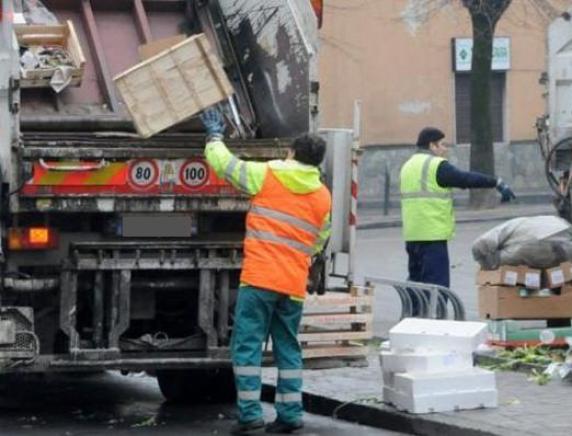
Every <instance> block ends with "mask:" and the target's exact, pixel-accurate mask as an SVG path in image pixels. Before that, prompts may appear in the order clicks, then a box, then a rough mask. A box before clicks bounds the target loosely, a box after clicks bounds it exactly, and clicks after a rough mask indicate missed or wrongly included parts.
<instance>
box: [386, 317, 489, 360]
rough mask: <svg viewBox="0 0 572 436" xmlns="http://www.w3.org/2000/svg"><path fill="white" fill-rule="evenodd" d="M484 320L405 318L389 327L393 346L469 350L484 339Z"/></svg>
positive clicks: (455, 350) (398, 348)
mask: <svg viewBox="0 0 572 436" xmlns="http://www.w3.org/2000/svg"><path fill="white" fill-rule="evenodd" d="M486 335H487V325H486V323H483V322H467V321H447V320H437V319H420V318H405V319H404V320H402V321H401V322H400V323H399V324H397V325H396V326H394V327H393V328H392V329H391V330H390V331H389V340H390V342H391V347H392V349H396V350H400V349H412V348H413V349H419V348H425V349H431V350H439V351H448V352H457V353H472V352H473V351H474V350H476V349H477V347H478V346H479V345H480V344H481V343H483V342H485V340H486Z"/></svg>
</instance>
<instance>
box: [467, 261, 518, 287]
mask: <svg viewBox="0 0 572 436" xmlns="http://www.w3.org/2000/svg"><path fill="white" fill-rule="evenodd" d="M519 274H520V267H518V266H509V265H503V266H501V267H500V268H498V269H495V270H484V269H481V270H479V271H478V272H477V285H499V286H516V284H517V283H518V276H519Z"/></svg>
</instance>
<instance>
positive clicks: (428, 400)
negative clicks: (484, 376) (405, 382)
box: [383, 386, 498, 414]
mask: <svg viewBox="0 0 572 436" xmlns="http://www.w3.org/2000/svg"><path fill="white" fill-rule="evenodd" d="M383 401H385V402H386V403H389V404H393V405H394V406H395V407H396V408H397V409H399V410H404V411H406V412H409V413H416V414H421V413H437V412H450V411H453V410H469V409H480V408H484V407H490V408H492V407H497V406H498V391H497V390H496V389H490V390H483V391H465V392H446V393H437V394H434V393H432V394H429V395H423V396H421V395H420V396H417V397H413V396H411V395H408V394H406V393H403V392H399V391H398V390H395V389H393V388H391V387H389V386H384V387H383Z"/></svg>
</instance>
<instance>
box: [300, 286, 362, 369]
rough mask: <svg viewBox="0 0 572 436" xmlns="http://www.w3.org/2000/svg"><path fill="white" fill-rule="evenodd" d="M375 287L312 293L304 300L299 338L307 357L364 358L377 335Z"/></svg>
mask: <svg viewBox="0 0 572 436" xmlns="http://www.w3.org/2000/svg"><path fill="white" fill-rule="evenodd" d="M372 306H373V288H370V287H361V286H353V287H352V288H351V289H350V292H349V293H340V292H330V293H327V294H325V295H311V296H309V297H308V298H307V299H306V302H305V303H304V315H303V317H302V322H301V325H300V333H299V335H298V339H299V340H300V342H301V344H302V353H303V354H302V355H303V357H304V359H305V360H308V359H323V358H334V357H335V358H346V357H348V358H355V357H364V356H365V355H367V353H368V347H367V345H366V344H365V343H366V342H367V341H369V340H370V339H372V337H373V311H372Z"/></svg>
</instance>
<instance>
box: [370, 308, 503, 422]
mask: <svg viewBox="0 0 572 436" xmlns="http://www.w3.org/2000/svg"><path fill="white" fill-rule="evenodd" d="M486 330H487V325H486V324H485V323H480V322H460V321H444V320H429V319H417V318H407V319H404V320H403V321H401V322H400V323H399V324H397V325H396V326H395V327H393V328H392V329H391V330H390V332H389V344H387V343H385V344H384V346H382V350H381V353H380V363H381V369H382V372H383V398H384V401H385V402H386V403H390V404H393V405H394V406H395V407H396V408H398V409H400V410H405V411H407V412H410V413H431V412H446V411H452V410H461V409H476V408H482V407H496V406H497V397H498V393H497V389H496V380H495V374H494V372H492V371H487V370H484V369H480V368H475V367H474V366H473V352H474V351H475V350H476V349H477V347H478V346H479V345H480V344H481V343H483V342H484V341H485V340H486Z"/></svg>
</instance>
